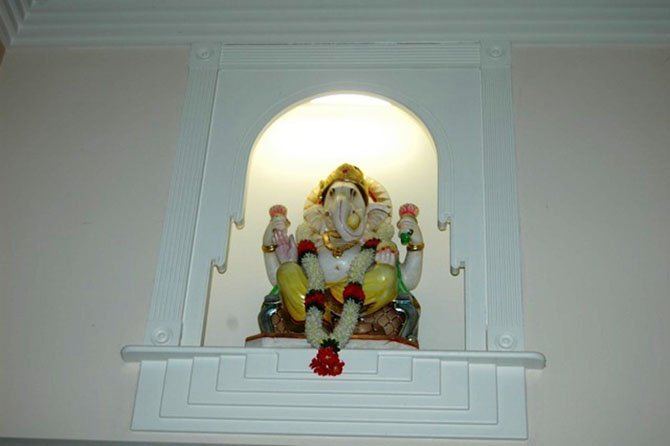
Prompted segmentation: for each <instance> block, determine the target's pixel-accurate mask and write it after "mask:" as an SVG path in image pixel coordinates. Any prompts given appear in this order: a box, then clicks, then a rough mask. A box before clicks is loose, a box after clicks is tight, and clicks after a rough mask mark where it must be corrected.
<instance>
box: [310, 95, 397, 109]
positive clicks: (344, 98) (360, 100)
mask: <svg viewBox="0 0 670 446" xmlns="http://www.w3.org/2000/svg"><path fill="white" fill-rule="evenodd" d="M309 103H310V104H320V105H360V106H368V105H372V106H378V105H383V106H386V107H388V106H390V105H391V103H390V102H388V101H385V100H383V99H379V98H376V97H374V96H366V95H362V94H333V95H329V96H320V97H318V98H315V99H312V100H311V101H309Z"/></svg>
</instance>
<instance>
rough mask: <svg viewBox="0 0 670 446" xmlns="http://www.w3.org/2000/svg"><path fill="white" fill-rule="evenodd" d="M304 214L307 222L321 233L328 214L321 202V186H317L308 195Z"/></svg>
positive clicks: (315, 230)
mask: <svg viewBox="0 0 670 446" xmlns="http://www.w3.org/2000/svg"><path fill="white" fill-rule="evenodd" d="M302 216H303V218H304V219H305V222H306V223H307V224H308V225H309V226H310V227H311V228H312V230H313V231H314V232H316V233H321V231H322V230H323V229H324V227H325V225H326V214H325V211H324V210H323V206H322V205H321V203H319V188H318V187H317V188H315V189H314V190H312V192H311V193H310V194H309V195H308V196H307V199H306V200H305V205H304V207H303V212H302Z"/></svg>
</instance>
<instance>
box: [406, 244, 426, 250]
mask: <svg viewBox="0 0 670 446" xmlns="http://www.w3.org/2000/svg"><path fill="white" fill-rule="evenodd" d="M425 246H426V245H424V244H423V243H417V244H416V245H413V244H411V243H409V244H408V245H407V251H411V252H414V251H423V248H424V247H425Z"/></svg>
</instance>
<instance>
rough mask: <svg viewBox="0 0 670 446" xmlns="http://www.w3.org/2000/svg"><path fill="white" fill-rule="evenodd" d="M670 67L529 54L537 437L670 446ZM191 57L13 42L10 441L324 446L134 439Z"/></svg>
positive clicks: (1, 304) (598, 53)
mask: <svg viewBox="0 0 670 446" xmlns="http://www.w3.org/2000/svg"><path fill="white" fill-rule="evenodd" d="M669 61H670V51H668V50H662V49H641V48H638V49H567V48H565V49H543V48H516V49H515V50H514V52H513V66H514V68H513V82H514V93H515V94H514V96H515V97H514V100H515V113H516V117H517V143H518V144H517V152H518V163H519V194H520V210H521V231H522V232H521V237H522V244H523V245H522V253H523V284H524V293H525V294H524V298H525V306H526V326H527V329H526V343H527V349H528V350H538V351H541V352H543V353H545V354H546V355H547V358H548V367H547V368H546V369H545V370H544V371H541V372H529V373H528V383H529V385H528V401H529V423H530V441H529V442H528V444H537V445H565V444H580V445H600V444H602V445H619V444H620V445H625V444H643V445H647V444H648V445H657V444H664V443H666V442H667V438H670V425H669V424H668V423H667V415H668V413H670V384H668V382H667V380H666V379H665V376H667V373H668V372H667V371H668V370H669V369H670V348H668V347H667V344H666V342H667V340H668V339H670V329H668V328H667V325H666V323H665V319H666V318H667V317H668V315H670V292H669V290H670V281H669V280H670V279H668V275H669V274H668V272H669V271H670V237H668V236H667V235H666V230H667V227H668V226H669V225H668V223H670V143H669V141H670V126H669V125H668V124H669V123H670V62H669ZM186 64H187V50H186V49H184V48H166V49H157V48H145V49H105V50H76V51H75V50H66V49H48V50H46V49H45V50H27V49H11V50H10V51H8V53H7V54H6V56H5V60H4V61H3V63H2V65H1V66H0V298H1V299H0V401H1V404H0V437H2V436H14V437H19V436H20V437H53V438H89V439H117V440H135V441H138V440H156V441H158V440H172V441H189V442H194V441H218V442H221V441H227V442H238V443H243V442H251V443H255V444H261V443H272V442H275V443H277V442H279V443H283V444H308V443H310V439H309V438H295V439H290V438H276V437H272V438H270V437H241V436H229V437H220V436H212V435H165V434H151V433H131V432H129V430H128V426H129V423H130V416H131V410H132V404H133V397H134V389H135V385H136V380H137V366H135V365H128V364H124V363H123V362H122V361H121V359H120V356H119V350H120V348H121V347H122V346H123V345H125V344H137V343H141V342H142V340H143V334H144V318H145V317H146V315H147V312H148V306H149V300H150V296H151V288H152V285H153V274H154V270H155V266H156V257H157V252H158V242H159V231H160V226H161V223H162V219H163V213H164V211H165V205H166V201H167V186H168V182H169V177H170V174H171V163H172V159H173V157H174V151H175V147H176V140H177V135H178V125H179V114H180V107H181V102H182V99H183V95H184V90H185V85H186ZM320 443H323V440H322V441H320ZM330 443H333V444H341V445H344V444H351V441H349V440H345V439H333V440H331V441H330ZM363 443H364V444H379V445H381V444H395V445H401V444H407V441H405V440H391V441H389V440H378V441H374V440H366V441H365V442H362V443H361V444H363ZM416 443H417V444H427V443H431V444H435V443H439V444H444V443H447V444H458V443H459V442H445V441H435V442H431V441H420V442H416ZM311 444H315V443H314V442H313V441H311ZM466 444H468V445H479V444H483V443H482V442H476V441H474V442H467V443H466ZM508 444H519V443H515V442H496V445H500V446H505V445H508Z"/></svg>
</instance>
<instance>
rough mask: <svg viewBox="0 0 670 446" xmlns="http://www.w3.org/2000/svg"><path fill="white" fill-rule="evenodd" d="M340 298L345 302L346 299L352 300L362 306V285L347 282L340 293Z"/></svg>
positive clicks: (363, 295) (363, 299) (363, 297)
mask: <svg viewBox="0 0 670 446" xmlns="http://www.w3.org/2000/svg"><path fill="white" fill-rule="evenodd" d="M342 298H343V299H344V300H345V301H346V300H347V299H353V301H354V302H356V303H357V304H359V305H363V303H364V302H365V291H363V285H361V284H360V283H356V282H349V283H347V286H345V287H344V291H342Z"/></svg>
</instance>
